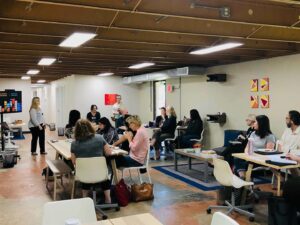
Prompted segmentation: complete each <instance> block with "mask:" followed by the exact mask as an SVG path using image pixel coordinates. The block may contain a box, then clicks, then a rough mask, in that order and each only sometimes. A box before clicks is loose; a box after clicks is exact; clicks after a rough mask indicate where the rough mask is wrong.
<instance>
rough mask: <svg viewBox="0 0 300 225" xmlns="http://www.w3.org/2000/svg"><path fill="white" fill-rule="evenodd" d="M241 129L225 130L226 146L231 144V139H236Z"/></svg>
mask: <svg viewBox="0 0 300 225" xmlns="http://www.w3.org/2000/svg"><path fill="white" fill-rule="evenodd" d="M241 132H242V131H241V130H225V131H224V147H227V146H229V144H230V143H229V141H233V140H235V139H236V138H237V137H238V136H239V134H240V133H241Z"/></svg>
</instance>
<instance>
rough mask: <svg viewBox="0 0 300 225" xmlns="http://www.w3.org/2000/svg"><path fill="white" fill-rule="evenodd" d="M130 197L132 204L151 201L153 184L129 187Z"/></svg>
mask: <svg viewBox="0 0 300 225" xmlns="http://www.w3.org/2000/svg"><path fill="white" fill-rule="evenodd" d="M131 196H132V200H133V201H134V202H140V201H147V200H152V199H153V198H154V195H153V184H149V183H142V184H133V185H131Z"/></svg>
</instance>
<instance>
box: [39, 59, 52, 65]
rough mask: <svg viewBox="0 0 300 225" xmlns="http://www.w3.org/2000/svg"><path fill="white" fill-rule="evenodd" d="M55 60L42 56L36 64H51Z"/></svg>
mask: <svg viewBox="0 0 300 225" xmlns="http://www.w3.org/2000/svg"><path fill="white" fill-rule="evenodd" d="M55 60H56V59H55V58H42V59H41V60H40V61H39V63H38V65H40V66H49V65H51V64H52V63H54V62H55Z"/></svg>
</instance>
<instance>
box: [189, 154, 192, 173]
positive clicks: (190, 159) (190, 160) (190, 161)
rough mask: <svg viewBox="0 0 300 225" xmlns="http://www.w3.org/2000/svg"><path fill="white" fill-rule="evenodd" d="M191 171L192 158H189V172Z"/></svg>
mask: <svg viewBox="0 0 300 225" xmlns="http://www.w3.org/2000/svg"><path fill="white" fill-rule="evenodd" d="M191 169H192V158H191V157H189V170H191Z"/></svg>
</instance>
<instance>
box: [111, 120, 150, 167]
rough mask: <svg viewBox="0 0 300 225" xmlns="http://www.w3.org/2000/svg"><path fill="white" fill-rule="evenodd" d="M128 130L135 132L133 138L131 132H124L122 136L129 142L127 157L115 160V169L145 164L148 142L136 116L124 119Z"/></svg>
mask: <svg viewBox="0 0 300 225" xmlns="http://www.w3.org/2000/svg"><path fill="white" fill-rule="evenodd" d="M126 122H127V123H128V125H129V128H130V129H131V130H132V131H133V132H136V134H135V136H134V137H133V133H132V132H131V131H126V132H125V134H124V136H125V138H126V139H127V140H128V142H129V148H130V151H129V156H120V157H118V158H117V159H116V163H117V167H133V166H142V165H144V163H145V159H146V156H147V152H148V149H149V140H148V134H147V131H146V129H145V128H144V127H143V126H142V122H141V120H140V118H139V116H137V115H133V116H129V117H128V118H127V119H126Z"/></svg>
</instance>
